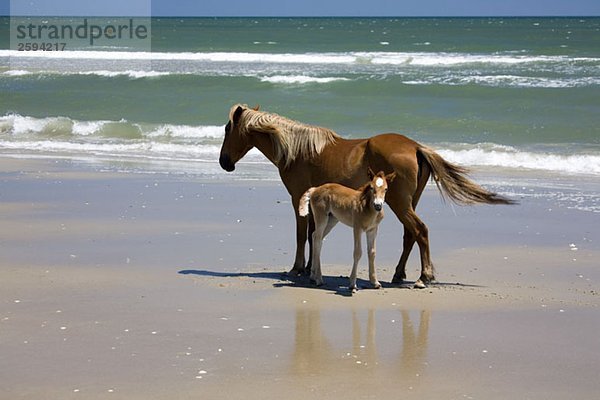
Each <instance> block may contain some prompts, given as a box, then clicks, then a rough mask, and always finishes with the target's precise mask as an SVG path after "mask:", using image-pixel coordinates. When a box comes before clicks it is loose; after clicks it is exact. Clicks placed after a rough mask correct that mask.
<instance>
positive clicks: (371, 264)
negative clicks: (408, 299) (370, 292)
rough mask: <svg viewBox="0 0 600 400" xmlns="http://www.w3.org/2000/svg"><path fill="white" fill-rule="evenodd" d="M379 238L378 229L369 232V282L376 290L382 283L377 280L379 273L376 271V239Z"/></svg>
mask: <svg viewBox="0 0 600 400" xmlns="http://www.w3.org/2000/svg"><path fill="white" fill-rule="evenodd" d="M376 237H377V227H375V228H373V229H371V230H370V231H367V252H368V254H369V281H370V282H371V285H373V287H374V288H375V289H379V288H380V287H381V283H379V281H378V280H377V272H376V271H375V238H376Z"/></svg>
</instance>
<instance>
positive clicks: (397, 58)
mask: <svg viewBox="0 0 600 400" xmlns="http://www.w3.org/2000/svg"><path fill="white" fill-rule="evenodd" d="M0 57H14V58H15V59H19V58H51V59H89V60H148V61H153V60H156V61H161V60H167V61H169V60H170V61H174V60H179V61H182V60H183V61H205V62H230V63H280V64H291V63H295V64H354V63H365V62H370V63H372V64H391V65H404V64H410V65H418V66H453V65H460V64H527V63H573V62H586V63H599V62H600V58H594V57H570V56H564V55H555V56H540V55H524V54H514V53H506V54H477V53H450V52H324V53H249V52H201V53H193V52H180V53H175V52H173V53H167V52H124V51H37V52H20V51H16V50H0Z"/></svg>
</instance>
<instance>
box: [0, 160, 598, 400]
mask: <svg viewBox="0 0 600 400" xmlns="http://www.w3.org/2000/svg"><path fill="white" fill-rule="evenodd" d="M0 182H1V185H0V188H1V189H0V218H1V220H2V222H1V223H2V226H3V230H2V232H1V233H0V246H1V248H2V252H1V253H0V351H1V352H2V354H3V360H4V362H3V363H2V364H1V365H0V375H2V376H3V377H4V378H3V383H4V384H3V387H2V388H0V398H23V399H36V398H40V397H48V398H61V399H70V398H81V396H85V397H86V398H90V399H103V398H123V399H125V398H126V399H137V398H139V399H164V398H181V399H188V398H189V399H192V398H200V397H202V398H231V399H237V398H251V399H253V398H261V399H262V398H267V399H270V398H281V395H282V393H285V397H286V398H290V399H300V398H305V397H306V395H307V394H310V395H313V396H317V397H322V398H331V397H333V396H339V395H344V396H345V397H348V398H350V399H363V398H370V397H372V396H375V395H377V396H383V397H386V396H393V395H397V393H398V392H400V393H402V394H403V395H404V396H405V397H406V398H409V399H410V398H423V397H425V398H434V399H435V398H439V399H442V398H444V399H445V398H463V397H464V396H467V397H473V398H487V399H503V398H507V397H528V398H540V399H541V398H544V399H562V398H565V397H566V396H569V397H570V398H576V399H585V398H590V397H591V396H594V395H595V394H596V393H597V391H598V390H599V389H600V385H599V384H598V382H597V379H595V371H597V369H598V367H600V360H599V359H598V357H597V356H596V354H595V352H594V351H590V349H594V348H598V346H599V345H600V342H599V339H598V338H597V335H596V332H597V330H598V327H599V325H598V316H599V314H600V310H599V308H600V297H599V296H600V285H599V281H600V271H599V270H598V267H597V260H598V259H599V256H600V238H599V237H598V231H597V228H596V226H597V223H596V222H597V220H598V217H597V214H595V213H589V212H584V211H578V210H571V209H568V208H564V207H554V206H552V207H550V206H549V205H548V204H547V203H546V200H545V199H540V198H536V197H531V198H527V199H521V203H522V204H521V205H519V206H513V207H501V206H496V207H494V206H479V207H454V208H453V207H450V206H449V205H444V204H443V203H442V201H441V200H440V199H439V194H438V193H437V191H436V190H435V188H428V189H427V190H426V191H425V193H424V196H423V199H422V200H421V202H420V204H419V209H418V213H419V215H421V216H422V218H423V220H424V221H425V222H426V223H427V224H428V226H429V229H430V237H431V248H432V257H433V260H434V263H435V264H436V267H437V278H438V283H437V284H434V285H431V286H430V287H428V288H427V289H425V290H413V289H408V288H404V287H400V288H398V287H395V286H393V285H391V284H390V283H389V280H390V279H391V277H392V275H393V268H394V265H395V263H396V262H397V258H398V257H399V254H400V253H399V252H400V243H401V237H402V236H401V234H402V229H401V226H400V224H399V223H398V222H397V221H395V218H394V217H393V214H392V213H391V212H390V210H389V208H388V209H387V210H386V213H387V214H386V218H384V221H383V222H382V224H381V227H380V233H379V236H378V238H377V247H378V253H377V259H376V265H377V268H378V275H379V277H380V280H381V281H382V283H383V285H384V288H383V289H381V290H370V289H363V290H360V291H359V292H358V294H356V295H355V296H352V297H349V296H348V295H347V294H348V293H347V276H348V274H349V272H350V267H351V259H352V254H351V252H352V239H351V233H350V231H349V229H346V227H341V226H340V227H336V229H334V231H333V232H332V233H331V236H330V237H328V240H327V241H326V242H325V244H324V247H323V273H324V275H325V279H326V285H325V287H324V288H315V287H313V286H312V285H310V284H309V283H308V278H307V277H300V278H294V279H292V278H290V277H288V276H287V275H286V274H285V271H287V270H289V268H290V266H291V261H292V258H293V252H294V242H295V241H294V236H293V233H294V225H293V214H292V209H291V206H290V202H289V196H288V195H287V192H286V191H285V189H284V188H283V186H282V185H281V183H279V182H272V181H271V182H257V181H231V180H227V181H225V182H223V183H219V182H216V181H208V180H205V179H201V178H198V177H195V176H171V175H169V174H130V173H123V172H114V171H110V172H95V171H93V170H92V169H90V168H85V167H82V166H81V165H78V164H77V163H70V162H64V161H58V162H56V161H51V160H18V159H7V158H0ZM525 200H526V201H525ZM363 258H364V257H363ZM361 261H362V262H361V264H360V268H359V279H360V280H359V285H361V284H362V285H365V283H366V280H365V279H366V276H367V271H366V270H367V268H366V260H365V259H363V260H361ZM408 267H409V268H408V270H407V272H408V279H409V281H411V280H414V279H416V278H417V277H418V251H417V249H416V248H415V249H414V250H413V253H412V254H411V258H410V260H409V265H408ZM365 286H366V285H365ZM225 387H227V388H228V391H227V393H226V394H225V393H224V392H223V388H225Z"/></svg>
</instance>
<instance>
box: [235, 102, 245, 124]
mask: <svg viewBox="0 0 600 400" xmlns="http://www.w3.org/2000/svg"><path fill="white" fill-rule="evenodd" d="M243 112H244V109H243V108H242V106H238V108H236V109H235V111H234V112H233V118H232V120H233V123H234V124H237V123H238V121H239V120H240V117H241V116H242V113H243Z"/></svg>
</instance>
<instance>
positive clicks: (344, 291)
mask: <svg viewBox="0 0 600 400" xmlns="http://www.w3.org/2000/svg"><path fill="white" fill-rule="evenodd" d="M178 273H179V274H181V275H196V276H204V277H212V278H251V279H266V280H271V281H274V282H273V287H275V288H301V289H311V290H322V291H326V292H330V293H333V294H335V295H338V296H344V297H352V291H351V290H350V288H349V283H350V282H349V280H350V278H349V277H347V276H342V275H338V276H324V277H323V278H324V280H325V283H324V284H323V285H322V286H317V285H315V284H314V283H313V282H312V281H311V280H310V278H309V276H308V275H291V274H289V273H287V272H274V271H261V272H220V271H210V270H198V269H184V270H181V271H179V272H178ZM380 283H381V288H382V289H402V290H407V289H413V287H414V284H415V282H414V281H404V282H402V283H401V284H398V283H391V282H383V281H380ZM356 284H357V286H358V287H359V289H360V290H361V291H362V290H377V289H374V288H373V287H372V285H371V283H370V282H369V281H368V280H365V279H360V278H358V279H357V280H356ZM428 287H429V288H435V287H439V288H443V287H456V288H481V287H483V286H480V285H473V284H465V283H450V282H434V283H431V284H430V285H429V286H428Z"/></svg>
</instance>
